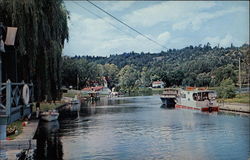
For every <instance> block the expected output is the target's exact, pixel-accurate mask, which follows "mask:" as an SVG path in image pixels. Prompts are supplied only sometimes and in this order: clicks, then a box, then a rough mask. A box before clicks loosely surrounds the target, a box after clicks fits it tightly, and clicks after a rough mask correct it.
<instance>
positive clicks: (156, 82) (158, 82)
mask: <svg viewBox="0 0 250 160" xmlns="http://www.w3.org/2000/svg"><path fill="white" fill-rule="evenodd" d="M162 83H163V82H162V81H154V82H153V84H162Z"/></svg>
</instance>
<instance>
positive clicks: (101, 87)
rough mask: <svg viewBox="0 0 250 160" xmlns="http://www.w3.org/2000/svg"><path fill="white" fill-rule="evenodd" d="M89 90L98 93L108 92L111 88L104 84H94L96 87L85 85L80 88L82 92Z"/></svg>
mask: <svg viewBox="0 0 250 160" xmlns="http://www.w3.org/2000/svg"><path fill="white" fill-rule="evenodd" d="M90 91H95V92H99V93H100V94H110V92H111V90H110V89H109V88H107V87H104V86H96V87H86V88H83V89H82V92H85V93H88V92H90Z"/></svg>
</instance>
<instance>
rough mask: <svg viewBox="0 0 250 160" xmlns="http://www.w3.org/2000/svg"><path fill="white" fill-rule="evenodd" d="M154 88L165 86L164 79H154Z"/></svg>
mask: <svg viewBox="0 0 250 160" xmlns="http://www.w3.org/2000/svg"><path fill="white" fill-rule="evenodd" d="M152 88H164V82H162V81H153V82H152Z"/></svg>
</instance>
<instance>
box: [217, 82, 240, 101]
mask: <svg viewBox="0 0 250 160" xmlns="http://www.w3.org/2000/svg"><path fill="white" fill-rule="evenodd" d="M216 91H217V94H218V98H234V97H235V95H236V94H235V86H234V83H233V80H231V79H230V78H228V79H225V80H223V81H222V82H221V83H220V87H218V88H217V90H216Z"/></svg>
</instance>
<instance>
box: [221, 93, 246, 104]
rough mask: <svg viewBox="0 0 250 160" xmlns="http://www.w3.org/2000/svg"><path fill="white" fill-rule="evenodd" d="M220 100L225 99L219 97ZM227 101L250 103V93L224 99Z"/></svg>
mask: <svg viewBox="0 0 250 160" xmlns="http://www.w3.org/2000/svg"><path fill="white" fill-rule="evenodd" d="M218 102H223V99H218ZM224 102H226V103H249V93H241V94H236V97H234V98H228V99H224Z"/></svg>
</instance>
